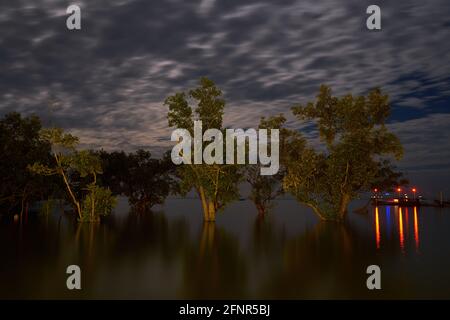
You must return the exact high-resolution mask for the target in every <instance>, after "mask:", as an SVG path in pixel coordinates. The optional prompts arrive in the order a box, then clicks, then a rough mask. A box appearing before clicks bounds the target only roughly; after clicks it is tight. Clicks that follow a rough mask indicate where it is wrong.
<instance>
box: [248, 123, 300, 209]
mask: <svg viewBox="0 0 450 320" xmlns="http://www.w3.org/2000/svg"><path fill="white" fill-rule="evenodd" d="M285 122H286V118H285V117H284V116H283V115H278V116H273V117H269V118H267V119H266V118H264V117H263V118H261V121H260V124H259V129H278V130H280V140H281V141H280V148H281V156H282V154H283V151H284V145H285V142H284V141H285V140H289V138H290V137H291V135H292V132H291V131H289V130H287V129H286V128H284V127H283V125H284V123H285ZM268 147H269V148H271V146H270V144H269V145H268ZM247 149H248V144H247ZM271 152H272V151H271ZM242 171H243V174H244V176H245V180H246V181H247V183H248V184H250V187H251V191H250V196H249V199H250V200H251V201H252V202H253V203H254V204H255V206H256V209H257V210H258V214H259V215H260V216H261V217H262V216H264V215H265V214H266V213H268V212H269V211H270V209H272V207H273V200H274V199H275V198H277V197H278V196H280V195H282V194H283V193H284V191H283V187H282V180H283V176H284V174H285V169H284V167H283V166H281V167H280V168H279V170H278V172H277V173H276V174H274V175H261V164H248V165H246V166H245V167H243V168H242Z"/></svg>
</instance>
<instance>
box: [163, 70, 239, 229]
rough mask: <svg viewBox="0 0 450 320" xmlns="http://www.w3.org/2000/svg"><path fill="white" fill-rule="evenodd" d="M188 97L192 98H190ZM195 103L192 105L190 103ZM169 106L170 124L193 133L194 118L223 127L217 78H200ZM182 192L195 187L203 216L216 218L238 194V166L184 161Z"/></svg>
mask: <svg viewBox="0 0 450 320" xmlns="http://www.w3.org/2000/svg"><path fill="white" fill-rule="evenodd" d="M188 100H189V101H188ZM189 102H191V103H193V104H195V105H196V106H195V107H194V108H193V107H192V106H191V105H190V103H189ZM164 104H165V105H166V106H168V107H169V112H168V115H167V118H168V122H169V126H171V127H176V128H183V129H186V130H188V131H189V132H191V134H193V131H194V129H193V126H194V121H195V120H201V121H202V129H203V131H206V130H207V129H213V128H214V129H218V130H222V131H223V127H222V118H223V114H224V111H223V110H224V107H225V101H224V100H223V99H222V92H221V91H220V89H218V88H217V87H216V86H215V84H214V82H213V81H211V80H209V79H207V78H201V79H200V83H199V86H198V87H197V88H195V89H193V90H190V91H189V94H188V95H187V94H186V93H177V94H175V95H173V96H170V97H168V98H167V99H166V100H165V103H164ZM177 175H178V177H179V179H180V185H179V187H180V189H179V191H180V193H181V194H186V193H187V192H189V191H190V190H191V189H193V188H194V189H195V190H196V191H197V193H198V195H199V197H200V199H201V201H202V207H203V214H204V220H207V221H213V220H215V214H216V211H217V210H219V209H221V208H223V207H224V206H225V205H226V204H228V203H229V202H231V201H233V200H235V199H237V198H238V196H239V194H238V188H237V183H238V181H239V180H240V175H239V166H237V165H228V164H211V165H207V164H191V165H189V164H185V165H183V166H180V167H178V168H177Z"/></svg>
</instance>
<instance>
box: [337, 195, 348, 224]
mask: <svg viewBox="0 0 450 320" xmlns="http://www.w3.org/2000/svg"><path fill="white" fill-rule="evenodd" d="M349 203H350V195H349V194H347V193H344V194H343V195H342V197H341V203H340V204H339V212H338V214H339V219H340V220H344V218H345V215H346V213H347V209H348V205H349Z"/></svg>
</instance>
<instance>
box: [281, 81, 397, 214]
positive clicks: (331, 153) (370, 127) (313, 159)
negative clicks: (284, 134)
mask: <svg viewBox="0 0 450 320" xmlns="http://www.w3.org/2000/svg"><path fill="white" fill-rule="evenodd" d="M389 110H390V108H389V103H388V97H387V96H386V95H383V94H381V92H380V90H378V89H377V90H374V91H372V92H370V93H369V94H368V96H367V97H364V96H357V97H354V96H352V95H346V96H343V97H341V98H338V97H334V96H332V95H331V90H330V88H328V87H326V86H322V87H321V88H320V92H319V95H318V96H317V100H316V101H315V102H309V103H308V104H306V105H304V106H303V105H298V106H294V107H293V108H292V111H293V113H294V115H296V116H297V118H298V119H299V120H302V121H312V122H314V123H315V124H316V126H317V128H318V131H319V134H320V139H321V141H322V142H323V143H324V150H323V151H321V150H316V149H313V148H311V147H309V146H305V147H304V148H303V150H302V152H301V153H298V152H297V151H295V150H294V149H295V148H296V147H292V146H290V147H289V149H290V150H292V151H293V152H296V153H297V156H296V157H285V163H286V168H287V174H286V176H285V178H284V181H283V184H284V188H285V189H286V190H287V191H289V192H291V193H292V194H293V195H294V196H295V197H296V198H297V199H298V200H299V201H300V202H303V203H305V204H307V205H309V206H310V207H312V208H313V209H314V211H315V212H316V213H317V214H318V215H319V216H320V217H321V218H322V219H326V220H329V219H333V220H341V219H343V218H344V217H345V213H346V212H347V207H348V204H349V203H350V201H351V200H353V199H355V198H356V197H357V195H358V194H359V193H361V192H364V191H367V190H369V189H370V188H371V186H372V184H373V183H374V182H375V181H377V179H380V177H383V176H384V178H383V179H382V180H384V181H386V174H383V173H381V171H380V170H381V168H382V167H383V166H384V168H385V170H388V169H387V168H389V163H388V162H386V158H383V157H388V158H389V157H394V158H396V159H400V158H401V156H402V153H403V149H402V146H401V144H400V141H399V140H398V138H397V137H396V136H395V135H394V134H392V133H390V132H389V131H388V130H387V128H386V126H385V121H386V118H387V117H388V115H389ZM386 166H387V167H386ZM391 172H393V171H392V170H391ZM391 177H392V176H391ZM378 183H380V181H378Z"/></svg>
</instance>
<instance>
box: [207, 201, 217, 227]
mask: <svg viewBox="0 0 450 320" xmlns="http://www.w3.org/2000/svg"><path fill="white" fill-rule="evenodd" d="M207 221H210V222H214V221H216V207H215V205H214V202H213V201H209V203H208V220H207Z"/></svg>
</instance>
